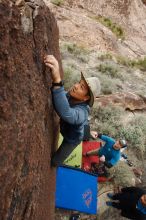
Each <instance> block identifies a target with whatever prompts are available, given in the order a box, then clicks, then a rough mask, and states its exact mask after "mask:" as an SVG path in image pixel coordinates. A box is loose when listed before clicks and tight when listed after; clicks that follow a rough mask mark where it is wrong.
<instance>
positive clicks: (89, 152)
mask: <svg viewBox="0 0 146 220" xmlns="http://www.w3.org/2000/svg"><path fill="white" fill-rule="evenodd" d="M99 152H100V150H99V149H95V150H90V151H88V152H87V153H86V156H93V155H95V156H100V153H99Z"/></svg>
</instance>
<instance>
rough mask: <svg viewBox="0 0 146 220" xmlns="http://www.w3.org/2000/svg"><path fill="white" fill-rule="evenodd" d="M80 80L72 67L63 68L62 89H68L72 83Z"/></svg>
mask: <svg viewBox="0 0 146 220" xmlns="http://www.w3.org/2000/svg"><path fill="white" fill-rule="evenodd" d="M79 80H80V75H79V74H77V72H76V69H75V67H74V66H73V65H68V66H64V87H65V89H66V90H68V89H70V88H71V87H72V86H73V84H74V83H76V82H77V81H79Z"/></svg>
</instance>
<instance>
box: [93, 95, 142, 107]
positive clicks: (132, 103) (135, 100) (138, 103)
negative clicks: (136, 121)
mask: <svg viewBox="0 0 146 220" xmlns="http://www.w3.org/2000/svg"><path fill="white" fill-rule="evenodd" d="M109 104H110V105H116V106H120V107H123V108H124V109H125V110H130V111H136V110H142V111H143V110H144V111H145V110H146V98H145V97H142V96H139V95H136V94H134V93H131V92H127V93H115V94H112V95H103V96H100V97H98V98H96V103H95V106H96V105H97V106H106V105H109Z"/></svg>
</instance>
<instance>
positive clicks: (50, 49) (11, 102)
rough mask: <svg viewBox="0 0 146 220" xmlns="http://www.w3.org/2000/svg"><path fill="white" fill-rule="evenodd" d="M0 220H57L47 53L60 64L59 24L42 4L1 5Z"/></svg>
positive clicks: (4, 1)
mask: <svg viewBox="0 0 146 220" xmlns="http://www.w3.org/2000/svg"><path fill="white" fill-rule="evenodd" d="M0 20H1V22H0V170H1V172H0V192H1V193H0V194H1V200H0V219H3V220H4V219H7V220H8V219H9V220H11V219H15V220H16V219H19V220H21V219H23V220H25V219H29V220H34V219H35V220H48V219H50V220H52V219H54V192H55V169H51V168H50V154H51V151H54V150H55V145H56V141H57V138H56V137H57V133H58V119H57V117H56V113H55V112H54V109H53V106H52V100H51V94H50V86H51V78H50V72H49V69H46V68H45V66H44V64H43V56H44V54H45V53H51V54H54V55H55V56H56V57H57V58H58V60H59V61H60V54H59V45H58V44H59V34H58V28H57V24H56V20H55V18H54V16H53V14H52V13H51V12H50V11H49V9H48V8H47V7H46V6H45V5H44V3H43V1H41V0H40V1H39V0H37V1H31V0H30V1H28V0H27V1H23V0H16V1H15V0H13V1H10V0H1V1H0Z"/></svg>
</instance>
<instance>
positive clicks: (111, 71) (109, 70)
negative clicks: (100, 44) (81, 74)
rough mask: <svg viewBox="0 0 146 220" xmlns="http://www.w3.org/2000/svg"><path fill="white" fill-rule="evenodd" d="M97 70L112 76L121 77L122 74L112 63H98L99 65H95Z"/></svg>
mask: <svg viewBox="0 0 146 220" xmlns="http://www.w3.org/2000/svg"><path fill="white" fill-rule="evenodd" d="M97 69H98V71H100V72H101V73H103V74H106V75H108V76H110V77H112V78H121V79H123V77H122V74H121V73H120V72H119V71H118V69H117V68H116V67H114V66H112V65H109V64H100V65H99V66H97Z"/></svg>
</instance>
